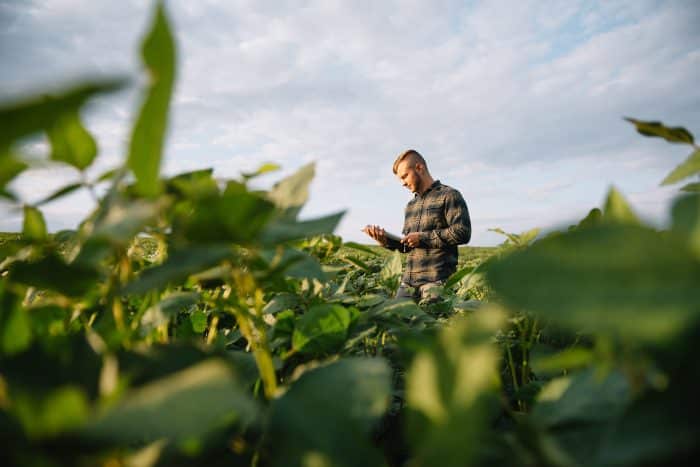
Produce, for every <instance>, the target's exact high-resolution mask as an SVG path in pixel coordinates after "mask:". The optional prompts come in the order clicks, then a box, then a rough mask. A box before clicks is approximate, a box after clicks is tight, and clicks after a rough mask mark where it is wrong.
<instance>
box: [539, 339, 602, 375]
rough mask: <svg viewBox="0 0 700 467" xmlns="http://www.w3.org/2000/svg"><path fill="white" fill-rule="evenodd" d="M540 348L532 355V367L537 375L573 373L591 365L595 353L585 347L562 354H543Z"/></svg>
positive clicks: (571, 349) (573, 348) (572, 348)
mask: <svg viewBox="0 0 700 467" xmlns="http://www.w3.org/2000/svg"><path fill="white" fill-rule="evenodd" d="M537 349H538V346H535V349H534V350H533V351H531V353H530V366H531V367H532V369H533V371H534V372H535V373H537V374H538V375H539V374H545V373H554V372H561V371H571V370H575V369H578V368H581V367H585V366H588V365H590V364H591V362H592V361H593V351H592V350H590V349H586V348H583V347H570V348H568V349H565V350H562V351H561V352H557V353H552V354H546V355H545V354H541V353H539V352H537Z"/></svg>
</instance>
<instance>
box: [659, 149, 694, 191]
mask: <svg viewBox="0 0 700 467" xmlns="http://www.w3.org/2000/svg"><path fill="white" fill-rule="evenodd" d="M698 173H700V149H696V150H695V152H693V153H692V154H691V155H690V156H688V158H687V159H686V160H685V161H684V162H683V163H682V164H680V165H679V166H678V167H676V168H675V169H673V171H672V172H671V173H670V174H668V175H667V176H666V178H664V180H663V181H662V182H661V184H662V185H671V184H673V183H676V182H679V181H681V180H683V179H684V178H688V177H690V176H691V175H695V174H698Z"/></svg>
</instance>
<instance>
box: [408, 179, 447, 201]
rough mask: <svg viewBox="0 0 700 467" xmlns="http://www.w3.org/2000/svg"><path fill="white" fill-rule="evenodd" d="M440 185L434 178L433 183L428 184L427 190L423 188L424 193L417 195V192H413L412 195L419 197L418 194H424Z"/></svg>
mask: <svg viewBox="0 0 700 467" xmlns="http://www.w3.org/2000/svg"><path fill="white" fill-rule="evenodd" d="M440 185H441V183H440V180H435V181H434V182H433V184H432V185H430V186H429V187H428V189H427V190H425V193H423V194H422V195H419V194H418V193H414V197H416V198H417V197H419V196H425V195H427V194H428V193H430V192H431V191H432V190H434V189H436V188H438V187H440Z"/></svg>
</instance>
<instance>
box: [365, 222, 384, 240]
mask: <svg viewBox="0 0 700 467" xmlns="http://www.w3.org/2000/svg"><path fill="white" fill-rule="evenodd" d="M362 231H363V232H364V233H366V234H367V235H369V236H370V237H372V238H373V239H375V240H376V241H377V242H378V243H379V244H380V245H386V232H385V231H384V229H382V228H381V227H379V226H378V225H366V226H365V228H364V229H362Z"/></svg>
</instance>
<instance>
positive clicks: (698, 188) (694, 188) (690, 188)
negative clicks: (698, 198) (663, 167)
mask: <svg viewBox="0 0 700 467" xmlns="http://www.w3.org/2000/svg"><path fill="white" fill-rule="evenodd" d="M681 191H686V192H689V193H698V192H700V183H688V184H687V185H685V186H684V187H682V188H681Z"/></svg>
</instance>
